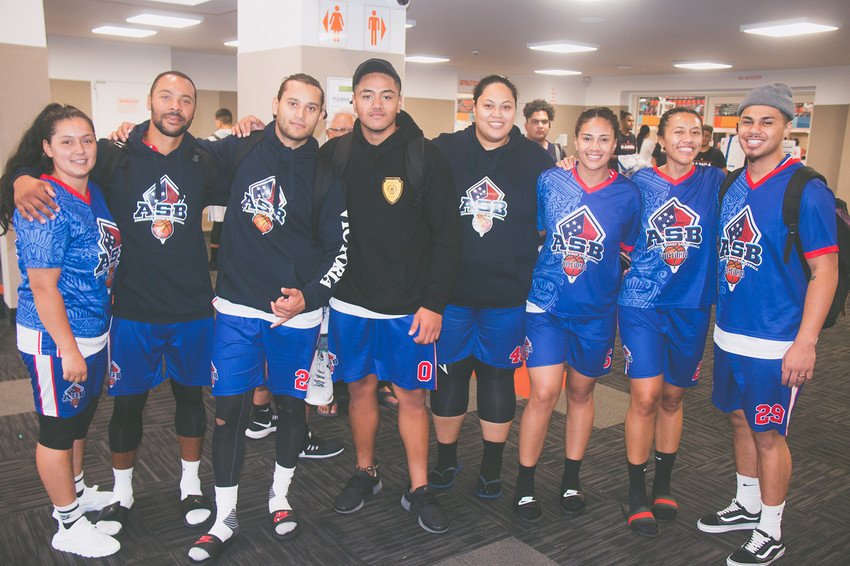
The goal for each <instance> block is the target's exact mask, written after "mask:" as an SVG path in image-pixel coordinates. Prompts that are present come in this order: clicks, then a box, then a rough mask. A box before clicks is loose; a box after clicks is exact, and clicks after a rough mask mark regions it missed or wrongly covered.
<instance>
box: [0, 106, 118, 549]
mask: <svg viewBox="0 0 850 566" xmlns="http://www.w3.org/2000/svg"><path fill="white" fill-rule="evenodd" d="M96 157H97V145H96V139H95V137H94V126H93V125H92V122H91V120H90V119H89V118H88V116H86V115H85V114H84V113H83V112H80V111H79V110H77V109H76V108H74V107H72V106H61V105H59V104H50V105H48V106H47V107H46V108H45V109H44V110H43V111H42V112H41V114H39V115H38V117H37V118H36V119H35V122H33V125H32V126H31V127H30V129H29V130H27V131H26V133H24V136H23V138H22V140H21V143H20V145H19V146H18V149H17V150H16V152H15V153H14V154H13V155H12V157H10V158H9V160H8V161H7V163H6V169H5V171H4V174H3V177H2V178H0V228H2V231H3V232H4V233H5V232H6V231H7V230H8V228H9V225H10V224H12V223H13V224H14V228H15V232H16V235H17V239H16V241H15V245H16V247H17V253H18V266H19V267H20V270H21V285H20V286H19V287H18V309H17V342H18V350H20V352H21V358H22V359H23V361H24V364H25V365H26V367H27V369H28V370H29V373H30V377H31V379H32V388H33V398H34V400H35V409H36V412H37V413H38V422H39V435H38V444H37V445H36V451H35V461H36V467H37V468H38V473H39V476H40V477H41V481H42V483H43V484H44V488H45V490H46V491H47V494H48V496H49V497H50V500H51V502H52V503H53V507H54V511H53V517H54V518H55V519H56V520H57V522H58V523H59V528H58V531H57V532H56V534H55V535H54V536H53V540H52V545H53V548H55V549H56V550H60V551H63V552H70V553H73V554H79V555H80V556H87V557H100V556H108V555H110V554H114V553H116V552H118V550H119V549H120V548H121V545H120V544H119V543H118V541H117V540H115V539H113V538H112V537H110V536H108V535H105V534H103V533H101V532H100V531H98V530H97V529H95V528H94V526H93V525H92V524H91V523H90V522H89V521H88V519H86V517H85V515H84V513H85V512H88V511H95V510H98V509H100V508H102V507H103V506H104V505H106V504H107V503H109V499H110V497H111V495H112V494H111V493H104V492H98V491H97V490H96V486H95V488H94V489H93V488H87V487H86V486H85V484H84V482H83V469H82V468H83V448H84V446H85V439H86V433H87V431H88V427H89V424H90V423H91V419H92V417H93V415H94V411H95V408H96V407H97V402H98V398H99V395H100V392H101V390H102V388H103V381H104V378H105V376H106V371H107V369H106V366H107V351H106V341H107V337H108V333H109V321H110V310H109V291H110V286H111V284H112V279H113V275H114V273H115V268H116V266H117V264H118V257H119V255H120V251H121V237H120V235H119V233H118V229H117V227H116V226H115V223H114V222H113V221H112V217H111V216H110V215H109V213H108V211H107V209H106V204H105V202H104V199H103V195H102V194H101V192H100V189H99V188H98V187H97V186H95V185H94V184H92V183H89V182H88V175H89V172H90V171H91V170H92V167H94V164H95V159H96ZM33 166H39V167H40V168H41V169H42V170H43V171H47V172H49V173H48V174H45V175H43V176H42V179H44V180H46V181H48V182H50V184H51V185H52V187H53V190H54V191H55V193H56V199H55V200H56V202H57V203H58V204H59V206H60V210H59V212H57V213H56V217H55V218H54V219H52V220H48V221H47V222H45V223H44V224H40V223H38V222H27V221H26V220H24V219H23V218H22V217H21V216H20V214H19V213H18V212H17V211H15V210H14V204H13V189H12V181H13V175H12V172H14V171H16V170H17V169H19V168H22V167H33Z"/></svg>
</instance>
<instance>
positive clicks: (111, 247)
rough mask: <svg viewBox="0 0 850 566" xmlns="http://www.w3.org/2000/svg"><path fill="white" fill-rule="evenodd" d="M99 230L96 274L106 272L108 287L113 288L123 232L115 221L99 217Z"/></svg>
mask: <svg viewBox="0 0 850 566" xmlns="http://www.w3.org/2000/svg"><path fill="white" fill-rule="evenodd" d="M97 231H98V234H99V235H100V237H99V238H98V239H97V246H98V247H99V248H100V251H99V252H98V253H97V267H96V268H95V270H94V274H95V276H99V275H101V274H103V273H105V274H106V288H107V289H111V288H112V281H113V280H114V279H115V268H116V267H118V258H119V257H120V256H121V233H120V232H119V231H118V226H116V225H115V223H114V222H109V221H108V220H104V219H103V218H98V219H97Z"/></svg>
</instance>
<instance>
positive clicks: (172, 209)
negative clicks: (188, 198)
mask: <svg viewBox="0 0 850 566" xmlns="http://www.w3.org/2000/svg"><path fill="white" fill-rule="evenodd" d="M184 200H185V197H183V196H180V188H179V187H178V186H177V185H175V184H174V181H172V180H171V179H170V178H169V177H168V175H163V176H162V178H160V180H159V183H155V184H153V185H151V186H150V188H149V189H148V190H146V191H145V192H144V193H143V194H142V200H140V201H138V202H137V203H136V212H134V213H133V220H134V221H135V222H150V223H151V234H153V235H154V237H155V238H156V239H158V240H159V241H160V243H162V244H165V240H167V239H168V238H170V237H171V234H173V233H174V223H175V222H176V223H177V224H183V223H184V222H185V221H186V218H187V216H188V207H187V206H186V203H185V202H184Z"/></svg>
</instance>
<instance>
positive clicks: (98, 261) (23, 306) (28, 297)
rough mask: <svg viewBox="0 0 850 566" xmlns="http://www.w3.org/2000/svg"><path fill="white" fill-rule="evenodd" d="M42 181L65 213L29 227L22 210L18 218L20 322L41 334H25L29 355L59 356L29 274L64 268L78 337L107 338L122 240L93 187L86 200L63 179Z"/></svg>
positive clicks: (63, 283)
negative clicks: (35, 298) (44, 323)
mask: <svg viewBox="0 0 850 566" xmlns="http://www.w3.org/2000/svg"><path fill="white" fill-rule="evenodd" d="M42 179H45V180H47V181H49V182H50V184H51V185H52V186H53V190H54V191H55V192H56V198H55V199H54V200H55V201H56V203H57V204H58V205H59V206H60V208H61V210H60V212H58V213H57V214H56V218H55V219H54V220H48V221H47V222H46V223H45V224H41V223H39V222H28V221H26V220H24V219H23V218H22V217H21V216H20V214H19V213H18V212H17V210H16V211H15V214H14V226H15V232H16V234H17V240H16V241H15V244H16V246H17V250H18V267H19V268H20V270H21V284H20V286H19V287H18V311H17V323H18V325H19V326H22V327H24V328H27V329H30V330H34V331H36V332H33V333H25V335H26V336H27V338H26V339H25V340H23V342H22V339H21V336H19V338H18V347H19V349H21V351H25V352H26V353H30V354H57V350H56V345H55V343H54V342H53V340H52V339H51V338H50V336H49V335H48V334H47V332H46V329H45V328H44V325H43V324H42V323H41V320H40V319H39V316H38V312H37V311H36V308H35V301H34V300H33V294H32V289H31V288H30V282H29V277H28V274H27V269H28V268H31V269H32V268H61V270H62V271H61V273H60V275H59V282H58V288H59V292H60V293H61V294H62V299H63V301H64V302H65V310H66V312H67V313H68V321H69V322H70V323H71V330H72V331H73V333H74V337H76V338H78V339H80V338H83V339H85V338H98V337H102V336H104V335H105V334H106V333H107V332H108V330H109V316H110V298H109V294H110V292H111V289H112V282H113V278H114V275H115V268H116V267H117V265H118V258H119V256H120V255H121V235H120V233H119V232H118V227H117V226H116V225H115V222H113V220H112V216H111V215H110V214H109V211H108V210H107V208H106V203H105V201H104V199H103V194H102V193H101V192H100V189H99V188H98V187H97V186H96V185H95V184H94V183H89V184H88V192H87V193H86V195H85V196H84V195H81V194H79V193H78V192H77V191H75V190H74V189H72V188H71V187H68V186H67V185H65V184H64V183H62V182H61V181H59V180H58V179H55V178H53V177H49V176H46V175H43V176H42ZM29 342H32V343H29ZM84 355H87V354H85V353H84Z"/></svg>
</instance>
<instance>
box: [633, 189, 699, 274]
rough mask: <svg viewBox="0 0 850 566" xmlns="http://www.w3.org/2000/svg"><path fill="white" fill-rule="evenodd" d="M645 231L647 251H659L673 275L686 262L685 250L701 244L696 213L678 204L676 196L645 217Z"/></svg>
mask: <svg viewBox="0 0 850 566" xmlns="http://www.w3.org/2000/svg"><path fill="white" fill-rule="evenodd" d="M649 225H650V226H651V228H649V229H647V231H646V248H647V250H654V249H656V248H657V249H659V250H661V261H663V262H664V263H666V264H667V265H668V266H670V269H671V270H672V271H673V273H676V271H678V270H679V266H680V265H682V263H684V261H685V260H686V259H688V248H689V247H691V246H696V247H699V245H700V244H701V243H702V226H700V225H699V214H697V213H696V212H694V211H693V210H691V209H690V208H688V207H687V206H685V205H684V204H682V203H681V202H679V199H677V198H676V197H673V198H671V199H670V200H668V201H667V202H665V203H664V204H662V205H661V206H660V207H659V208H658V210H656V211H655V214H653V215H652V216H651V217H650V218H649Z"/></svg>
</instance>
